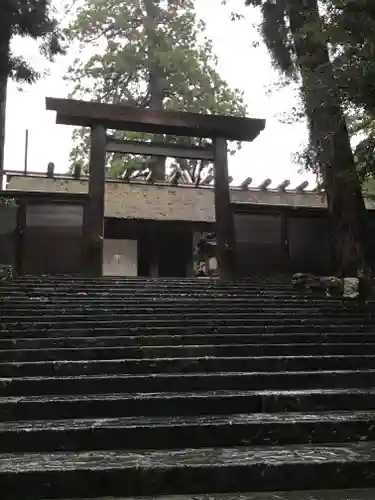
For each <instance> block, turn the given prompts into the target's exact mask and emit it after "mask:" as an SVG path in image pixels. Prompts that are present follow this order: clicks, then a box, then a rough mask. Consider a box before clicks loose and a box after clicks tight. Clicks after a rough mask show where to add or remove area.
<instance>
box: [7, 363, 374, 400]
mask: <svg viewBox="0 0 375 500" xmlns="http://www.w3.org/2000/svg"><path fill="white" fill-rule="evenodd" d="M343 387H347V388H352V389H356V388H358V387H360V388H362V389H363V388H366V387H367V388H372V387H375V370H365V369H361V370H335V371H329V370H325V371H314V372H311V371H303V372H300V371H299V372H295V371H294V372H293V371H289V372H288V371H282V372H275V371H274V372H218V373H215V372H214V373H207V372H205V373H151V374H146V375H139V374H138V375H107V374H103V375H80V376H55V377H27V376H26V377H2V378H1V379H0V396H27V395H29V396H36V395H52V394H54V395H58V394H60V395H61V394H62V395H64V394H70V395H73V394H75V395H85V394H105V393H107V394H111V393H121V392H124V391H126V392H128V393H135V392H176V391H178V392H190V391H204V390H206V391H215V390H233V391H239V390H267V389H269V390H297V389H317V388H322V389H340V388H343Z"/></svg>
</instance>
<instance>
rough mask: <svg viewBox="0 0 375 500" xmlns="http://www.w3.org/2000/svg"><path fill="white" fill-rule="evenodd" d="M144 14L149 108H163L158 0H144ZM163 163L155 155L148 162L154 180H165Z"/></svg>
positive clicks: (161, 137)
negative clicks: (147, 59)
mask: <svg viewBox="0 0 375 500" xmlns="http://www.w3.org/2000/svg"><path fill="white" fill-rule="evenodd" d="M144 6H145V11H146V16H145V19H144V23H143V25H144V29H145V32H146V36H147V39H148V46H149V51H148V58H149V75H150V76H149V89H148V90H149V93H150V104H149V106H150V108H152V109H158V110H163V108H164V106H163V102H164V97H165V81H164V70H163V68H162V67H161V65H160V60H159V56H158V51H159V50H160V40H159V36H158V33H157V20H158V14H159V12H160V8H159V5H158V0H144ZM156 140H161V141H163V140H164V137H163V136H160V137H157V138H156ZM165 164H166V158H163V157H156V158H153V159H152V161H151V163H150V168H151V169H152V178H153V180H156V181H164V180H165V170H166V168H165Z"/></svg>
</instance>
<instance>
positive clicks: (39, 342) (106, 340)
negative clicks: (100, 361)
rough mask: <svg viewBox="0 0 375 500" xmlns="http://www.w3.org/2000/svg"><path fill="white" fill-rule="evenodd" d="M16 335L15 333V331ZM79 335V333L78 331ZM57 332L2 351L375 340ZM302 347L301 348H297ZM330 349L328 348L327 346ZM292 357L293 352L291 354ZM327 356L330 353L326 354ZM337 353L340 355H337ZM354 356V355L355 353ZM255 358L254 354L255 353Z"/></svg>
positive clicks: (2, 340) (9, 343)
mask: <svg viewBox="0 0 375 500" xmlns="http://www.w3.org/2000/svg"><path fill="white" fill-rule="evenodd" d="M12 333H13V334H14V333H15V332H12ZM76 333H77V332H76ZM57 334H58V332H56V331H52V332H51V331H48V332H47V334H46V336H45V337H34V338H32V337H31V338H30V337H26V338H25V337H16V336H12V337H5V336H0V348H1V349H5V350H13V351H18V350H20V351H22V350H23V349H54V348H56V349H61V348H70V349H75V348H87V349H91V348H95V347H103V348H104V347H119V348H121V347H128V346H136V347H146V348H147V347H151V346H154V347H155V346H159V347H162V348H163V347H164V346H174V347H176V346H177V347H179V346H183V347H184V346H186V347H188V346H190V345H206V344H210V345H215V346H222V345H223V346H227V347H228V346H230V345H232V344H236V345H238V344H245V345H255V346H256V345H259V346H260V348H261V347H262V346H267V345H274V344H276V345H288V346H289V345H290V346H291V348H294V347H293V346H296V349H297V346H301V348H302V349H303V348H305V347H306V349H309V348H310V346H311V349H312V352H311V354H314V352H313V350H314V349H315V347H314V346H316V348H318V349H320V346H323V347H322V349H324V346H329V344H332V345H333V348H334V346H337V347H338V348H339V346H340V345H341V344H343V345H344V344H345V345H347V344H355V345H356V344H359V345H363V346H364V348H365V349H366V348H367V347H366V346H369V347H368V349H369V354H371V346H372V344H373V343H374V340H375V337H374V333H372V332H369V333H349V332H343V333H341V332H340V333H325V332H315V333H262V334H255V333H250V334H246V333H244V334H237V333H229V334H225V333H224V334H220V333H216V334H215V333H211V334H210V333H208V334H194V333H191V334H187V335H174V334H170V335H159V334H154V335H144V336H142V335H126V336H124V335H120V334H117V335H112V336H105V335H100V336H97V332H92V334H91V335H90V336H88V335H87V336H78V335H76V336H69V335H66V336H65V335H64V336H62V337H61V336H58V335H57ZM298 348H299V347H298ZM327 349H329V347H327ZM290 354H292V353H290ZM327 354H328V351H327ZM337 354H338V353H337ZM353 354H355V353H354V352H353ZM254 355H255V354H254Z"/></svg>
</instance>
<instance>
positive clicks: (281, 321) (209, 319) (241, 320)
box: [1, 312, 375, 329]
mask: <svg viewBox="0 0 375 500" xmlns="http://www.w3.org/2000/svg"><path fill="white" fill-rule="evenodd" d="M1 321H2V326H3V328H5V327H6V328H10V329H11V328H14V327H27V328H28V325H33V326H34V327H35V325H38V326H39V325H40V327H41V328H44V327H46V326H49V327H63V326H65V325H68V326H70V327H75V326H77V327H83V326H87V328H93V327H95V325H97V326H98V327H100V326H102V327H103V326H108V327H109V328H111V327H116V326H117V327H118V326H122V327H123V326H126V327H128V328H132V327H140V326H141V327H144V326H145V325H147V326H148V327H150V328H152V327H161V326H163V325H167V326H168V327H172V326H181V325H182V326H184V325H185V324H188V325H190V326H195V327H197V328H199V327H200V326H202V325H207V324H208V325H211V326H216V325H218V326H226V325H229V326H244V327H253V328H256V327H258V328H259V327H267V326H272V327H277V326H291V327H293V326H301V325H302V326H304V325H306V326H307V327H312V326H313V327H314V326H316V327H322V326H326V325H327V323H329V326H330V327H334V326H340V325H345V327H350V326H351V327H356V326H360V327H365V326H372V327H374V328H375V315H374V316H372V315H371V316H370V315H367V316H365V315H362V316H357V317H355V316H353V315H350V314H343V315H339V316H333V315H331V316H330V315H329V314H318V315H307V314H305V315H302V314H294V315H293V314H288V315H283V314H266V313H258V314H253V313H242V314H230V313H229V314H228V313H225V312H222V313H216V314H215V313H201V314H200V313H198V314H197V313H195V314H194V313H192V314H190V313H188V312H187V313H184V312H179V313H174V314H172V313H170V314H155V313H149V314H137V312H134V313H133V314H131V313H127V314H123V313H122V314H121V313H111V312H107V313H103V314H100V315H92V314H90V313H89V312H87V313H85V314H82V313H81V314H76V315H73V314H64V313H63V314H61V313H56V314H50V315H48V314H46V313H44V314H42V313H39V314H34V315H32V316H31V315H27V316H26V315H22V316H20V315H17V314H14V315H12V316H6V315H2V317H1Z"/></svg>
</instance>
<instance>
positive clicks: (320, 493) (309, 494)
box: [65, 489, 375, 500]
mask: <svg viewBox="0 0 375 500" xmlns="http://www.w3.org/2000/svg"><path fill="white" fill-rule="evenodd" d="M374 498H375V489H360V490H353V489H346V490H303V491H302V490H300V491H271V492H259V491H258V492H253V493H229V494H225V493H223V494H215V497H213V496H212V495H172V496H171V495H168V496H164V495H163V496H153V497H138V498H134V497H131V498H130V497H127V498H117V499H115V498H113V497H112V498H95V499H92V500H373V499H374ZM65 500H66V499H65ZM81 500H84V499H81Z"/></svg>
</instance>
